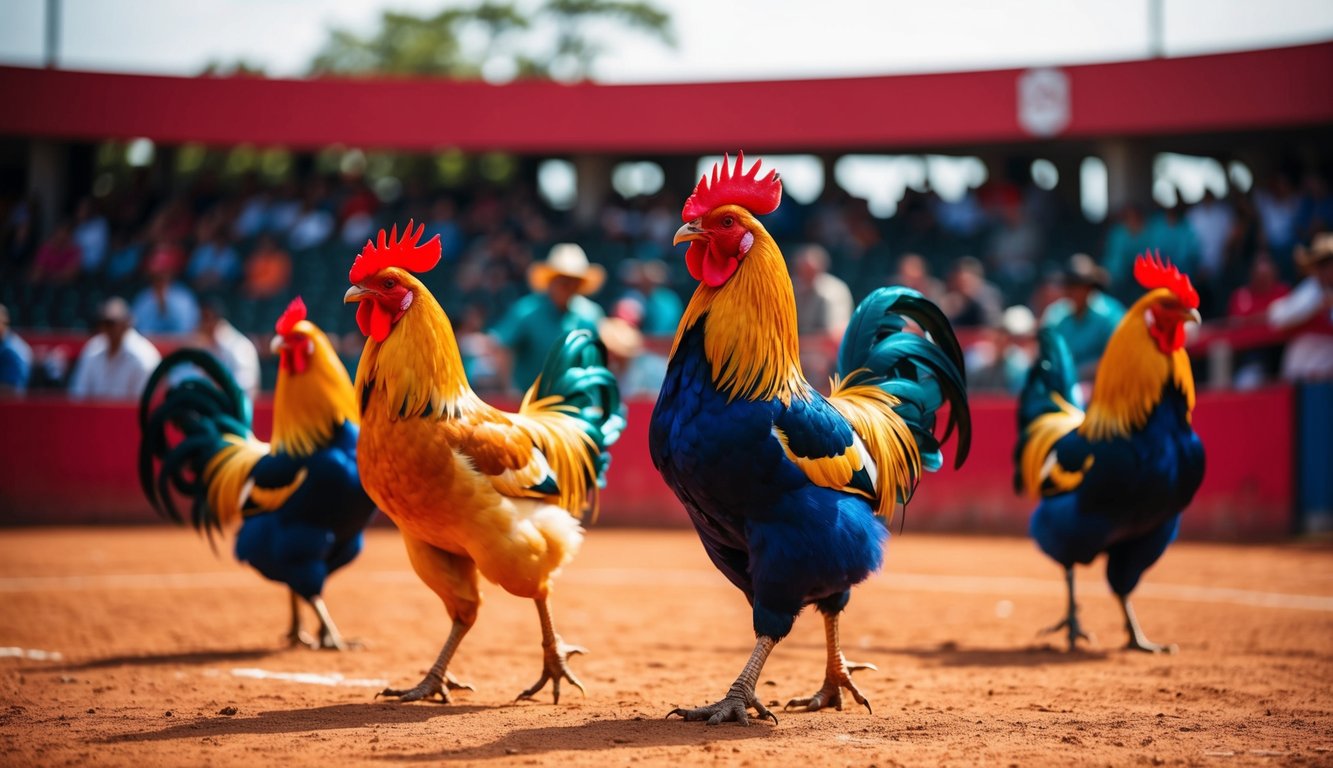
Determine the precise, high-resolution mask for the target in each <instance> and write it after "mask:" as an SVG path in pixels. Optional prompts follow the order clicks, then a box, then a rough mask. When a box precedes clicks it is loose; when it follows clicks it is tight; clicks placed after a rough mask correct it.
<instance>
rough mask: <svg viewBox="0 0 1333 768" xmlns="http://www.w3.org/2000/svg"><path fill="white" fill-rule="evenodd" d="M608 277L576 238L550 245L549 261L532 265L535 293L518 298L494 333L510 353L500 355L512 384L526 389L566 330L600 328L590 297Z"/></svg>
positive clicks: (598, 312) (596, 308)
mask: <svg viewBox="0 0 1333 768" xmlns="http://www.w3.org/2000/svg"><path fill="white" fill-rule="evenodd" d="M605 280H606V270H605V269H603V268H602V267H601V265H598V264H590V263H589V262H588V255H587V254H586V253H584V252H583V249H582V248H580V247H579V246H577V245H575V244H573V243H560V244H558V245H556V246H555V247H553V248H551V252H550V254H549V255H548V256H547V258H546V261H543V262H538V263H536V264H533V265H532V267H531V268H529V270H528V284H529V285H530V286H531V288H532V293H530V294H528V295H527V296H524V297H523V298H521V299H519V300H518V301H517V302H515V303H514V304H513V305H512V306H511V307H510V308H509V311H508V312H506V313H505V314H504V316H503V317H501V318H500V321H499V322H498V323H496V325H495V327H494V328H492V329H491V334H492V335H493V336H494V337H495V339H496V341H497V342H499V344H500V345H501V346H502V347H503V348H504V349H505V350H506V351H507V352H508V355H502V356H501V371H502V372H503V371H507V372H508V374H509V375H508V376H505V377H503V378H507V379H508V380H509V382H510V384H511V385H512V387H513V389H514V390H515V391H518V392H522V391H524V390H526V389H527V388H528V386H529V385H531V384H532V382H533V381H535V380H536V378H537V374H539V373H541V369H542V363H543V362H545V360H546V354H547V353H548V352H550V350H551V348H552V347H553V346H555V345H556V343H557V342H559V341H560V340H561V339H563V338H564V337H565V334H567V333H569V332H570V331H573V330H578V329H579V328H586V329H587V330H590V331H594V332H595V331H596V330H597V323H598V322H599V321H600V320H601V319H602V318H603V317H604V313H603V312H602V308H601V307H599V306H597V304H596V303H594V302H593V301H592V300H591V299H589V298H588V296H589V295H590V294H594V293H596V292H597V291H598V290H599V289H600V288H601V287H602V283H603V282H605Z"/></svg>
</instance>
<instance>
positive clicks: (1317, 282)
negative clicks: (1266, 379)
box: [1268, 232, 1333, 381]
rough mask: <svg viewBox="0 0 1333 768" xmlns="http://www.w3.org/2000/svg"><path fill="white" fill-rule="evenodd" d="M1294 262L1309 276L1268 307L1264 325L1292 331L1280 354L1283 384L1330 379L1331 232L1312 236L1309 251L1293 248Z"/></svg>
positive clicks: (1332, 374) (1332, 321) (1332, 332)
mask: <svg viewBox="0 0 1333 768" xmlns="http://www.w3.org/2000/svg"><path fill="white" fill-rule="evenodd" d="M1296 263H1297V264H1299V265H1300V266H1301V267H1302V268H1303V269H1304V270H1305V271H1306V272H1307V273H1309V276H1308V277H1306V278H1305V279H1304V280H1302V281H1301V282H1300V283H1299V284H1298V285H1297V286H1296V288H1295V289H1294V290H1292V292H1291V293H1289V294H1287V295H1286V296H1283V297H1282V298H1280V299H1278V300H1277V301H1274V302H1273V303H1272V304H1270V305H1269V306H1268V324H1269V326H1271V327H1273V328H1276V329H1279V330H1291V329H1296V335H1295V336H1294V337H1293V338H1292V340H1291V341H1290V342H1288V343H1287V348H1286V350H1285V351H1284V352H1283V353H1282V378H1284V379H1286V380H1287V381H1328V380H1333V232H1324V233H1322V234H1318V235H1315V237H1314V242H1313V243H1312V244H1311V246H1310V248H1309V249H1305V248H1297V249H1296Z"/></svg>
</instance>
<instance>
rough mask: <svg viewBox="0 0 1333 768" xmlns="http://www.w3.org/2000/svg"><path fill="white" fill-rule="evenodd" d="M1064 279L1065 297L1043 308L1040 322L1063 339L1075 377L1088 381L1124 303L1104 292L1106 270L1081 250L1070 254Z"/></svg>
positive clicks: (1116, 324) (1106, 281)
mask: <svg viewBox="0 0 1333 768" xmlns="http://www.w3.org/2000/svg"><path fill="white" fill-rule="evenodd" d="M1064 283H1065V297H1064V298H1062V299H1059V300H1057V301H1056V302H1055V303H1053V304H1051V306H1049V307H1047V308H1046V312H1045V313H1044V314H1043V315H1042V318H1041V324H1042V327H1044V328H1051V329H1054V330H1055V332H1056V333H1057V334H1059V335H1060V336H1061V337H1062V338H1063V339H1064V340H1065V344H1067V345H1068V346H1069V353H1070V355H1072V356H1073V358H1074V365H1075V367H1076V368H1077V369H1078V377H1079V380H1081V381H1091V380H1092V378H1093V377H1094V376H1095V374H1096V372H1097V363H1098V361H1100V360H1101V359H1102V352H1103V351H1105V349H1106V342H1108V341H1110V340H1111V334H1113V333H1115V329H1116V327H1117V326H1119V325H1120V318H1122V317H1124V315H1125V306H1124V305H1123V304H1121V303H1120V302H1118V301H1116V300H1115V299H1113V298H1111V297H1110V296H1108V295H1107V294H1106V293H1105V290H1106V286H1107V283H1108V280H1107V274H1106V270H1104V269H1102V268H1101V267H1099V266H1097V262H1095V261H1093V260H1092V257H1091V256H1088V255H1087V254H1085V253H1076V254H1074V255H1073V256H1071V257H1070V259H1069V266H1068V267H1066V269H1065V275H1064Z"/></svg>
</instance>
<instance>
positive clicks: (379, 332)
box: [370, 304, 393, 343]
mask: <svg viewBox="0 0 1333 768" xmlns="http://www.w3.org/2000/svg"><path fill="white" fill-rule="evenodd" d="M374 306H375V309H374V310H373V311H372V312H371V313H370V338H372V339H374V340H375V341H378V342H380V343H383V342H384V340H385V339H387V338H389V331H392V330H393V318H392V317H390V316H389V313H388V312H386V311H385V309H384V307H381V306H380V305H378V304H375V305H374Z"/></svg>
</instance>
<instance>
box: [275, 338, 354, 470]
mask: <svg viewBox="0 0 1333 768" xmlns="http://www.w3.org/2000/svg"><path fill="white" fill-rule="evenodd" d="M302 326H308V327H302ZM297 330H299V331H301V332H302V333H303V334H304V335H305V336H306V338H308V339H310V341H311V343H312V344H313V345H314V347H315V349H314V353H313V354H312V355H311V356H310V363H309V365H308V366H307V367H306V369H305V371H303V372H302V373H299V374H293V373H290V372H288V371H285V370H283V371H280V372H279V373H278V385H277V390H276V391H275V392H274V393H273V440H272V445H273V448H274V449H275V450H278V451H281V452H283V453H286V454H288V455H290V456H297V457H304V456H309V455H310V454H312V453H314V452H315V451H318V450H319V449H321V448H323V447H324V446H326V445H328V443H329V441H330V440H331V439H333V432H334V430H335V429H337V428H338V427H340V426H342V424H343V423H344V422H349V421H350V422H351V423H353V424H357V423H359V418H358V412H357V407H356V393H355V392H354V391H353V390H352V380H351V378H349V377H348V375H347V369H346V368H344V367H343V364H342V360H340V359H338V354H337V352H335V351H334V349H333V344H331V343H330V342H329V339H328V337H327V336H325V335H324V333H323V332H322V331H320V330H319V328H317V327H315V325H314V324H312V323H310V322H308V321H304V320H303V321H301V323H300V324H298V325H297Z"/></svg>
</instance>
